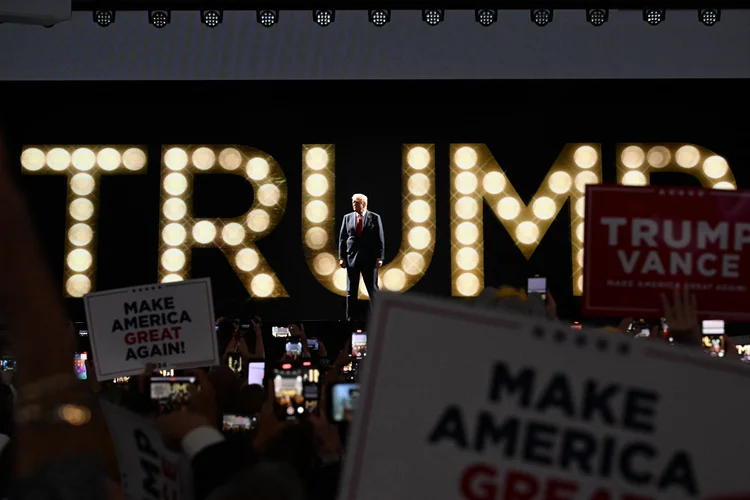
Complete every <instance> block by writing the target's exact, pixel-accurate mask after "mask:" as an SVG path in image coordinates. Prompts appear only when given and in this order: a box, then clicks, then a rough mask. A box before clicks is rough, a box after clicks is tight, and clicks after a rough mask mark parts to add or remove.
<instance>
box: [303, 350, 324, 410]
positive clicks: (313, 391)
mask: <svg viewBox="0 0 750 500" xmlns="http://www.w3.org/2000/svg"><path fill="white" fill-rule="evenodd" d="M319 383H320V368H318V366H317V365H316V364H315V363H313V362H312V361H311V360H305V361H303V362H302V392H303V393H304V395H305V409H306V410H307V411H308V412H310V411H312V410H313V409H315V408H316V407H317V406H318V399H320V389H319V385H318V384H319Z"/></svg>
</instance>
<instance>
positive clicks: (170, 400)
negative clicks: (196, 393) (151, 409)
mask: <svg viewBox="0 0 750 500" xmlns="http://www.w3.org/2000/svg"><path fill="white" fill-rule="evenodd" d="M196 384H197V379H196V378H195V377H151V399H152V400H153V401H156V402H158V404H159V412H160V413H170V412H173V411H178V410H180V409H182V407H184V406H185V405H186V404H187V403H188V402H189V401H190V392H189V388H190V386H191V385H196Z"/></svg>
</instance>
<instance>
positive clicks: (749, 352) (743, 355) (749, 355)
mask: <svg viewBox="0 0 750 500" xmlns="http://www.w3.org/2000/svg"><path fill="white" fill-rule="evenodd" d="M735 347H736V348H737V354H739V355H740V360H742V361H744V362H745V363H747V362H748V361H750V345H748V344H738V345H736V346H735Z"/></svg>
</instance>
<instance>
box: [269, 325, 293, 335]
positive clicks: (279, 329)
mask: <svg viewBox="0 0 750 500" xmlns="http://www.w3.org/2000/svg"><path fill="white" fill-rule="evenodd" d="M271 335H273V336H274V337H291V336H292V334H291V333H290V332H289V327H288V326H272V327H271Z"/></svg>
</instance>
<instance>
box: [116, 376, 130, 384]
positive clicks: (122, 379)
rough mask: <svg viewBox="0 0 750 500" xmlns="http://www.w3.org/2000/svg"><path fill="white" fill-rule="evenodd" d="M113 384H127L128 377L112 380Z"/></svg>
mask: <svg viewBox="0 0 750 500" xmlns="http://www.w3.org/2000/svg"><path fill="white" fill-rule="evenodd" d="M112 382H113V383H115V384H127V383H129V382H130V377H117V378H116V379H113V380H112Z"/></svg>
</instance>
